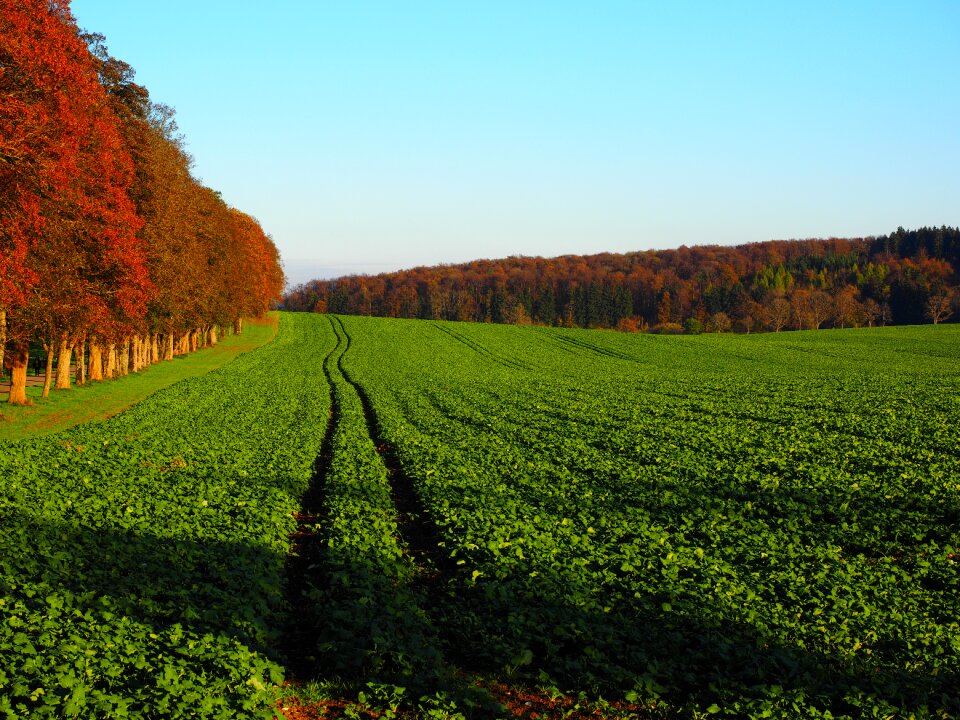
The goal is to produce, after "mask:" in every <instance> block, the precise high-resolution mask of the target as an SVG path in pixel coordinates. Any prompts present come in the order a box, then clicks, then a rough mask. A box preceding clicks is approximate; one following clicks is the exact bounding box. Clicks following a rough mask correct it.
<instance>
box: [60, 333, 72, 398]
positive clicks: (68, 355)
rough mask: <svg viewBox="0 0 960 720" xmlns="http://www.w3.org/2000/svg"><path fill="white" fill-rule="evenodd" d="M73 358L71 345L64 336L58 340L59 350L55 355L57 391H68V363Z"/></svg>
mask: <svg viewBox="0 0 960 720" xmlns="http://www.w3.org/2000/svg"><path fill="white" fill-rule="evenodd" d="M72 358H73V345H71V344H70V341H69V340H67V336H66V335H64V336H62V337H61V338H60V348H59V352H58V353H57V385H56V388H57V390H69V389H70V361H71V359H72Z"/></svg>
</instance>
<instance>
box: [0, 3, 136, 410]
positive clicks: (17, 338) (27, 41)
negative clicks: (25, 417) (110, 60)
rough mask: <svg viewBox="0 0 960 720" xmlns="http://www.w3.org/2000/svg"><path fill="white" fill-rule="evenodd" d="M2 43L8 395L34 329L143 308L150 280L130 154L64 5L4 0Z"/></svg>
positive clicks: (20, 394)
mask: <svg viewBox="0 0 960 720" xmlns="http://www.w3.org/2000/svg"><path fill="white" fill-rule="evenodd" d="M0 43H2V46H0V60H2V69H3V72H2V73H0V78H2V79H0V83H2V84H3V90H4V92H3V93H0V97H2V100H0V116H2V117H4V119H8V118H9V117H10V115H11V114H16V115H18V116H19V118H18V119H19V122H18V123H14V124H13V126H14V128H16V129H14V130H13V131H12V132H11V131H9V130H7V128H6V126H7V125H8V123H7V122H4V123H2V124H0V127H3V128H4V129H3V130H2V131H0V132H2V134H3V139H2V140H0V144H2V146H3V148H4V150H3V153H4V159H5V162H4V163H3V166H4V171H3V172H5V173H7V174H8V177H7V178H5V179H6V180H8V182H9V186H10V188H11V192H10V193H9V195H8V194H7V193H5V194H4V197H3V199H2V200H0V203H2V204H3V208H2V211H0V218H2V219H0V237H2V242H3V248H4V252H3V253H0V254H2V255H3V256H4V257H3V260H2V262H3V264H4V266H5V267H4V268H3V270H4V272H3V277H5V278H7V280H6V281H5V282H4V285H3V288H2V291H0V292H2V297H0V306H2V307H3V309H4V311H5V312H6V313H7V316H8V319H9V321H10V328H11V333H10V335H11V337H10V338H9V345H10V348H11V351H12V352H11V362H10V365H11V369H12V371H13V375H14V382H13V385H12V387H11V392H10V396H9V401H10V402H12V403H25V402H26V392H25V379H26V363H27V361H28V357H27V348H28V347H29V340H30V338H31V337H32V336H33V335H34V333H36V332H40V334H41V335H43V336H45V337H44V339H45V341H46V342H47V343H48V347H51V348H52V347H53V344H54V343H55V342H59V341H60V340H61V339H62V337H66V333H69V332H75V331H76V330H77V327H78V326H82V325H83V324H85V323H86V324H90V323H94V322H97V321H101V320H103V319H104V318H105V317H107V316H110V317H114V318H117V319H127V318H135V317H137V316H138V315H142V305H143V302H144V300H145V299H146V297H147V296H148V295H149V292H150V283H149V278H148V277H147V274H146V271H145V266H144V264H143V253H142V246H141V243H140V242H139V240H138V238H137V235H136V233H137V231H138V230H139V228H140V226H141V222H140V220H139V218H138V217H137V215H136V213H135V209H134V206H133V203H132V202H131V200H130V197H129V194H128V192H129V188H130V185H131V183H132V180H133V176H132V165H131V162H130V158H129V155H128V154H127V153H126V149H125V146H124V143H123V140H122V138H121V137H120V134H119V132H118V129H117V120H116V117H115V115H114V114H113V112H112V109H111V106H110V103H109V101H108V98H107V96H106V94H105V92H104V89H103V87H102V86H101V85H100V83H99V81H98V76H97V74H96V70H95V67H94V63H93V60H92V57H91V56H90V54H89V52H88V51H87V49H86V47H85V45H84V43H83V42H82V41H81V39H80V37H79V33H78V31H77V29H76V26H75V24H74V21H73V18H72V17H71V15H70V13H69V10H68V9H67V8H66V6H65V5H56V4H51V3H47V2H42V1H39V0H25V1H24V2H22V3H18V5H17V6H16V8H13V7H10V6H7V5H4V6H3V9H2V11H0ZM17 225H19V228H14V229H11V227H12V226H17ZM64 266H65V267H66V268H68V270H67V271H64V270H63V267H64ZM41 283H42V285H43V288H42V291H37V287H38V285H40V284H41ZM67 306H70V308H69V309H68V310H64V308H66V307H67ZM78 309H79V310H78ZM68 325H69V326H70V327H67V326H68ZM51 332H54V333H56V334H57V335H60V336H62V337H53V336H50V333H51Z"/></svg>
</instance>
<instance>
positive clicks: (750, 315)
mask: <svg viewBox="0 0 960 720" xmlns="http://www.w3.org/2000/svg"><path fill="white" fill-rule="evenodd" d="M956 268H960V230H958V229H956V228H949V227H940V228H921V229H920V230H913V231H906V230H904V229H903V228H899V229H898V230H897V231H896V232H894V233H892V234H890V235H885V236H882V237H868V238H857V239H837V238H833V239H829V240H793V241H770V242H761V243H751V244H747V245H739V246H736V247H725V246H718V245H711V246H702V247H681V248H679V249H677V250H656V251H654V250H651V251H647V252H635V253H626V254H622V255H621V254H609V253H604V254H600V255H589V256H574V255H569V256H564V257H558V258H551V259H545V258H541V257H510V258H507V259H505V260H478V261H475V262H470V263H465V264H462V265H443V266H439V267H421V268H416V269H413V270H407V271H403V272H395V273H386V274H381V275H376V276H366V275H354V276H350V277H343V278H339V279H337V280H314V281H311V282H309V283H306V284H304V285H300V286H298V287H297V288H295V289H294V290H292V291H290V292H288V293H287V294H286V295H285V296H284V299H283V306H284V307H285V308H286V309H288V310H300V311H314V312H331V313H343V314H353V315H378V316H388V317H404V318H424V319H434V320H468V321H476V322H495V323H514V324H529V323H534V324H543V325H563V326H571V327H585V328H618V329H620V330H633V331H637V330H651V331H655V332H693V333H696V332H703V331H717V332H725V331H729V330H737V331H740V332H751V331H755V330H772V331H780V330H783V329H787V328H795V329H809V328H822V327H855V326H864V325H875V324H880V325H887V324H894V323H895V324H916V323H922V322H928V321H932V322H934V323H939V322H942V321H944V320H946V319H948V318H950V317H951V316H952V314H953V312H954V311H955V310H956V308H957V300H958V293H957V292H956V285H957V283H958V280H960V278H958V275H957V272H956Z"/></svg>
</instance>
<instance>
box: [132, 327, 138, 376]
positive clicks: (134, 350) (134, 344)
mask: <svg viewBox="0 0 960 720" xmlns="http://www.w3.org/2000/svg"><path fill="white" fill-rule="evenodd" d="M139 371H140V336H139V335H134V336H133V337H132V338H130V372H133V373H135V372H139Z"/></svg>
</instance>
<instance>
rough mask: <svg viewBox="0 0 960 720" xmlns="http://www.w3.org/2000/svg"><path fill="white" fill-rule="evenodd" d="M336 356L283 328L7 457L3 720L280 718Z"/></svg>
mask: <svg viewBox="0 0 960 720" xmlns="http://www.w3.org/2000/svg"><path fill="white" fill-rule="evenodd" d="M334 343H335V337H334V335H333V333H332V332H331V331H330V328H329V324H327V323H320V322H315V321H313V320H312V319H311V318H305V317H296V316H283V317H282V318H281V330H280V334H279V336H278V338H277V339H276V340H274V341H273V342H271V343H269V344H268V345H266V346H264V347H262V348H260V349H259V350H257V351H255V352H251V353H248V354H246V355H243V356H241V357H240V358H238V359H237V360H235V361H234V362H232V363H230V364H228V365H226V366H224V367H223V368H221V369H220V370H218V371H216V372H213V373H210V374H208V375H205V376H202V377H199V378H195V379H192V380H188V381H184V382H180V383H177V384H175V385H173V386H171V387H169V388H167V389H166V390H163V391H161V392H158V393H157V394H155V395H153V396H152V397H150V398H148V399H147V400H145V401H143V402H141V403H140V404H139V405H137V406H135V407H134V408H132V409H131V410H129V411H127V412H125V413H123V414H121V415H118V416H115V417H114V418H112V419H110V420H108V421H106V422H102V423H91V424H87V425H82V426H78V427H76V428H74V429H71V430H69V431H65V432H62V433H59V434H55V435H51V436H48V437H44V438H42V439H38V440H29V441H20V442H16V443H3V444H0V717H5V718H22V717H31V718H61V717H111V718H121V717H131V718H145V717H164V718H197V717H201V718H237V717H264V718H269V717H272V716H273V710H272V697H273V696H272V691H271V688H272V687H273V686H274V685H276V684H278V683H279V682H280V681H282V679H283V668H282V667H281V665H279V663H278V662H277V661H278V659H279V658H278V656H277V653H276V641H277V635H278V629H279V627H280V625H281V620H282V617H283V613H284V607H283V584H284V583H283V569H284V558H285V555H286V553H287V551H288V549H289V540H288V538H287V534H288V533H290V532H291V531H292V529H293V524H294V521H293V518H292V514H293V513H294V511H295V510H296V509H297V507H298V505H299V498H300V496H301V495H302V494H303V493H304V491H305V490H306V487H307V484H308V483H309V481H310V477H311V474H312V465H313V461H314V459H315V458H316V456H317V454H318V453H319V448H320V443H321V441H322V437H323V428H324V427H325V420H326V417H327V415H328V413H329V410H330V408H329V395H328V393H327V391H326V388H325V386H324V383H323V382H322V377H323V373H322V366H321V364H322V360H323V357H324V356H325V355H326V354H327V352H328V351H329V349H330V348H332V347H333V344H334ZM318 378H320V381H319V382H318Z"/></svg>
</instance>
